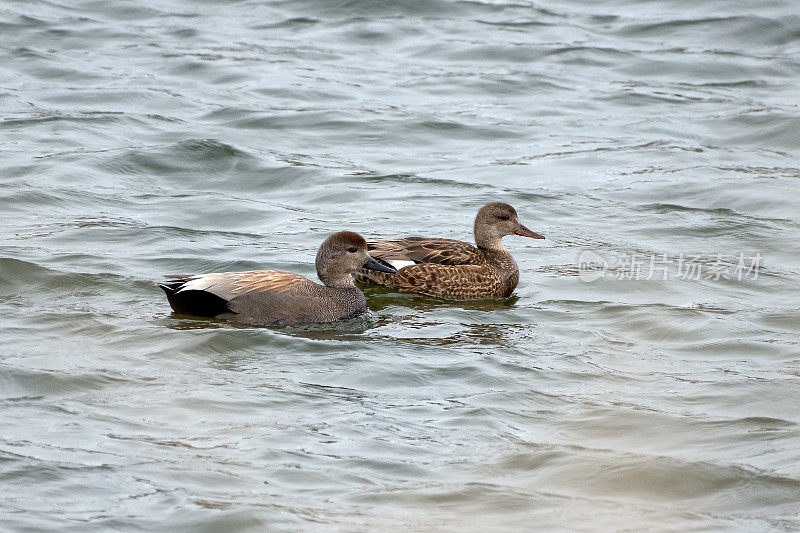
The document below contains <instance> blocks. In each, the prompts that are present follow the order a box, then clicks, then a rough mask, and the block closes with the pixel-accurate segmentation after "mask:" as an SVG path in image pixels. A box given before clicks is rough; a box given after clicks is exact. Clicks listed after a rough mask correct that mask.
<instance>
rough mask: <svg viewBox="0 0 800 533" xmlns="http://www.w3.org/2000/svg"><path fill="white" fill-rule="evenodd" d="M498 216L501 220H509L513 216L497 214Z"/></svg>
mask: <svg viewBox="0 0 800 533" xmlns="http://www.w3.org/2000/svg"><path fill="white" fill-rule="evenodd" d="M497 218H499V219H500V220H509V219H510V218H511V217H510V216H508V215H497Z"/></svg>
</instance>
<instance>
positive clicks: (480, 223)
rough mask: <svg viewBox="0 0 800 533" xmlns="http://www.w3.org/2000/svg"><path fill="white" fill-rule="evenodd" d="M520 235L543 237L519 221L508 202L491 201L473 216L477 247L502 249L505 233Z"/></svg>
mask: <svg viewBox="0 0 800 533" xmlns="http://www.w3.org/2000/svg"><path fill="white" fill-rule="evenodd" d="M512 234H513V235H522V236H523V237H530V238H531V239H544V235H540V234H538V233H534V232H533V231H531V230H529V229H528V228H526V227H525V226H523V225H522V223H521V222H520V221H519V217H518V216H517V210H516V209H514V208H513V207H511V206H510V205H508V204H503V203H500V202H492V203H490V204H486V205H485V206H483V207H481V208H480V210H479V211H478V215H477V216H476V217H475V244H477V245H478V248H486V249H491V250H502V249H503V243H502V239H503V237H505V236H506V235H512Z"/></svg>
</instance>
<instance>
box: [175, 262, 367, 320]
mask: <svg viewBox="0 0 800 533" xmlns="http://www.w3.org/2000/svg"><path fill="white" fill-rule="evenodd" d="M161 288H162V289H164V292H166V293H167V299H168V300H169V303H170V306H171V307H172V309H173V310H174V311H175V312H177V313H182V314H187V315H194V316H214V317H217V318H220V319H224V320H229V321H231V322H235V323H241V324H253V325H263V326H268V325H291V324H306V323H324V322H335V321H338V320H345V319H348V318H353V317H356V316H359V315H362V314H364V313H366V312H367V302H366V298H364V294H363V293H362V292H361V291H360V290H358V288H357V287H355V286H350V287H326V286H324V285H320V284H318V283H314V282H313V281H311V280H309V279H307V278H305V277H303V276H300V275H298V274H294V273H292V272H284V271H277V270H254V271H249V272H217V273H213V274H205V275H200V276H172V277H170V278H169V279H168V281H167V282H166V283H164V284H162V285H161Z"/></svg>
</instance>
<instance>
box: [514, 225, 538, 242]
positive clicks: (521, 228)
mask: <svg viewBox="0 0 800 533" xmlns="http://www.w3.org/2000/svg"><path fill="white" fill-rule="evenodd" d="M514 235H522V236H523V237H530V238H531V239H544V235H541V234H539V233H535V232H533V231H531V230H529V229H528V228H526V227H525V226H523V225H522V224H520V225H519V228H517V231H515V232H514Z"/></svg>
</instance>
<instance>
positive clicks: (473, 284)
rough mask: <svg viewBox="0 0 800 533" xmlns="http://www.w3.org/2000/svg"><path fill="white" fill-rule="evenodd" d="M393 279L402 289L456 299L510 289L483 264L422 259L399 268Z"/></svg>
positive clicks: (483, 296)
mask: <svg viewBox="0 0 800 533" xmlns="http://www.w3.org/2000/svg"><path fill="white" fill-rule="evenodd" d="M393 282H394V287H395V288H397V289H398V290H400V291H401V292H411V293H419V294H427V295H429V296H437V297H439V298H448V299H453V300H469V299H473V298H486V297H491V296H496V294H495V293H497V292H498V291H503V292H506V291H505V288H503V287H501V286H500V285H501V284H502V283H501V281H500V280H498V279H496V278H494V277H492V276H491V275H490V273H489V272H487V270H486V268H484V267H482V266H480V265H437V264H433V263H421V264H418V265H413V266H409V267H406V268H404V269H402V270H398V271H397V274H395V278H394V279H393ZM511 289H512V290H513V287H511Z"/></svg>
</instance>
